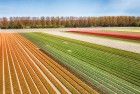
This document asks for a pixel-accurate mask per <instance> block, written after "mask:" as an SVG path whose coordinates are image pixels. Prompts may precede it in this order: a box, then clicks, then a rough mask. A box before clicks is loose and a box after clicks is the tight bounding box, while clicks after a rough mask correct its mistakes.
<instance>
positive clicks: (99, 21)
mask: <svg viewBox="0 0 140 94" xmlns="http://www.w3.org/2000/svg"><path fill="white" fill-rule="evenodd" d="M97 26H103V27H105V26H106V27H109V26H110V27H112V26H118V27H127V26H140V17H134V16H103V17H10V18H6V17H3V18H0V28H3V29H8V28H16V29H17V28H57V27H97Z"/></svg>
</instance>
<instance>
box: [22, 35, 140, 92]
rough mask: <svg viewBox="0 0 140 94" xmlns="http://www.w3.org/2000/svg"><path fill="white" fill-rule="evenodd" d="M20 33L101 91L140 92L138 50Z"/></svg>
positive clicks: (139, 59)
mask: <svg viewBox="0 0 140 94" xmlns="http://www.w3.org/2000/svg"><path fill="white" fill-rule="evenodd" d="M24 36H25V37H27V38H28V39H30V40H32V41H33V42H34V43H36V44H37V45H38V46H40V47H41V48H42V49H43V50H45V51H47V52H48V53H50V54H51V55H52V56H54V57H55V58H57V59H58V60H59V61H61V63H63V64H65V65H66V66H68V67H69V68H71V69H72V70H74V71H75V72H76V73H78V74H80V75H81V76H82V77H83V78H85V79H87V80H89V82H91V83H92V84H93V85H94V86H96V87H97V88H99V89H100V90H102V91H103V92H109V93H119V94H123V93H130V94H133V93H136V94H137V93H139V92H140V86H139V84H140V80H139V78H140V71H139V69H140V67H139V62H140V58H139V56H140V55H139V54H135V53H130V52H126V51H120V50H116V49H113V48H107V47H103V46H99V45H95V44H90V43H85V42H81V41H77V40H72V39H67V38H62V37H57V36H52V35H47V34H41V33H26V34H24Z"/></svg>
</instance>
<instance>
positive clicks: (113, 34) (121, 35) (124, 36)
mask: <svg viewBox="0 0 140 94" xmlns="http://www.w3.org/2000/svg"><path fill="white" fill-rule="evenodd" d="M69 32H73V33H80V34H90V35H99V36H109V37H116V38H122V39H132V40H140V34H135V33H124V32H103V31H97V30H96V31H78V30H76V31H75V30H73V31H69Z"/></svg>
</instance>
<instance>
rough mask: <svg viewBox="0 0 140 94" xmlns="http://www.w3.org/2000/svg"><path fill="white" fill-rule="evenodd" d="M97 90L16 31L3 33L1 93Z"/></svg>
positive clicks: (68, 93)
mask: <svg viewBox="0 0 140 94" xmlns="http://www.w3.org/2000/svg"><path fill="white" fill-rule="evenodd" d="M71 93H72V94H80V93H81V94H97V93H98V92H97V91H96V90H94V89H93V88H91V87H90V86H88V85H87V84H85V83H84V82H82V81H81V80H80V79H78V78H77V77H76V76H75V75H73V74H72V73H70V72H69V71H68V70H66V69H65V68H64V67H62V66H61V65H59V64H58V63H57V62H56V61H54V60H53V59H51V58H50V57H49V56H47V55H46V54H44V53H43V52H41V51H40V50H39V49H37V46H35V45H34V44H33V43H31V42H30V41H29V40H27V39H26V38H24V37H22V36H21V35H19V34H17V33H4V32H2V33H0V94H71Z"/></svg>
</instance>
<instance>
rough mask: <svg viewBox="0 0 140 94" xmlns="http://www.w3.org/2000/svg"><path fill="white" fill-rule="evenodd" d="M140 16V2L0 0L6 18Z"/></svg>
mask: <svg viewBox="0 0 140 94" xmlns="http://www.w3.org/2000/svg"><path fill="white" fill-rule="evenodd" d="M109 15H110V16H118V15H130V16H132V15H133V16H140V0H0V17H3V16H6V17H10V16H109Z"/></svg>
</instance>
